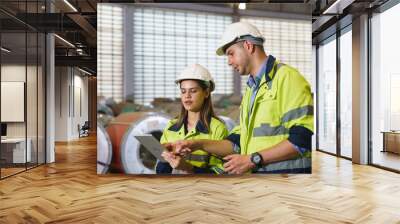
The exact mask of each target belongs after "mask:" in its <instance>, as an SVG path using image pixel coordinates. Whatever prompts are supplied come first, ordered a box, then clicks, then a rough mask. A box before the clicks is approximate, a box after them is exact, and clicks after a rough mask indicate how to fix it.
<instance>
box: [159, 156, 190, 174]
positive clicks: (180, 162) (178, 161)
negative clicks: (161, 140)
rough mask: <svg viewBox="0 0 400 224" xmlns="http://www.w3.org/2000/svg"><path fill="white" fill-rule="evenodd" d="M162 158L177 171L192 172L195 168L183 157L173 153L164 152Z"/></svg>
mask: <svg viewBox="0 0 400 224" xmlns="http://www.w3.org/2000/svg"><path fill="white" fill-rule="evenodd" d="M161 156H162V157H163V158H164V159H165V160H166V161H167V162H168V163H169V165H171V167H172V168H174V169H177V170H184V171H187V172H192V170H193V167H192V166H191V165H190V164H189V163H187V162H186V161H185V160H184V159H183V158H182V157H181V156H178V155H175V154H174V153H172V152H167V151H164V152H163V153H161Z"/></svg>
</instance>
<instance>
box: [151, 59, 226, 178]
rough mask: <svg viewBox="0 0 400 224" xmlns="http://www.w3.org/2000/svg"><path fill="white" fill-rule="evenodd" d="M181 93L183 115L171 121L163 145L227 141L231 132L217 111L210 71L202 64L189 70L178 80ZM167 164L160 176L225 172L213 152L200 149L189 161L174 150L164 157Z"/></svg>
mask: <svg viewBox="0 0 400 224" xmlns="http://www.w3.org/2000/svg"><path fill="white" fill-rule="evenodd" d="M175 82H176V84H177V85H179V88H180V92H181V103H182V104H181V112H180V114H179V115H178V116H177V118H176V119H173V120H171V121H170V122H169V123H168V125H167V127H166V128H165V130H164V132H163V135H162V137H161V140H160V141H161V143H163V144H164V145H166V146H167V148H169V147H168V144H169V142H176V141H179V140H193V139H211V140H221V139H224V138H225V137H226V136H227V134H228V131H227V129H226V127H225V125H224V123H223V122H222V121H220V120H219V119H218V118H217V117H216V115H215V114H214V111H213V106H212V102H211V92H212V91H213V90H214V88H215V84H214V80H213V78H212V77H211V74H210V72H209V71H208V70H207V69H206V68H204V67H203V66H201V65H199V64H193V65H190V66H188V67H186V68H185V69H184V70H183V71H182V72H181V74H180V76H179V77H178V79H176V81H175ZM162 156H163V158H164V159H165V160H166V161H167V163H163V162H158V163H157V166H156V172H157V173H158V174H163V173H171V172H172V169H175V170H179V171H181V173H182V172H183V173H222V172H223V168H222V161H221V160H220V159H219V158H217V157H215V156H214V155H211V154H210V153H208V152H206V151H203V150H200V149H196V150H194V151H193V152H192V153H190V154H189V155H187V156H186V157H185V158H183V157H181V156H179V155H175V154H174V152H173V151H164V152H163V154H162Z"/></svg>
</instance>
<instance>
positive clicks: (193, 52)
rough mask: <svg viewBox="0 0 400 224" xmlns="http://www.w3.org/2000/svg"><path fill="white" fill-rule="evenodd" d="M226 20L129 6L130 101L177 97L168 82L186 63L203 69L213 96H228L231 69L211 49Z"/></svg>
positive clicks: (203, 14)
mask: <svg viewBox="0 0 400 224" xmlns="http://www.w3.org/2000/svg"><path fill="white" fill-rule="evenodd" d="M230 23H232V18H231V17H230V16H224V15H216V14H211V13H202V12H191V11H179V10H170V9H157V8H146V7H143V8H133V67H134V71H133V73H132V75H133V82H134V83H133V86H134V99H135V102H136V103H141V104H150V103H151V101H152V100H153V98H155V97H171V98H174V97H177V96H179V91H178V88H177V87H176V86H175V83H174V80H175V79H176V77H177V76H178V75H179V73H180V72H181V71H182V70H183V69H184V68H185V67H186V66H188V65H190V64H193V63H199V64H201V65H203V66H205V67H206V68H207V69H208V70H209V71H210V73H211V74H212V75H213V77H214V80H215V82H216V89H215V93H221V94H229V93H232V92H233V75H232V69H231V68H230V67H229V66H228V65H227V63H226V58H224V57H219V56H217V55H216V54H215V50H216V47H217V44H218V41H219V38H220V36H221V33H222V31H223V30H224V29H225V27H226V26H227V25H228V24H230Z"/></svg>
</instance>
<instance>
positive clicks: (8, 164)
mask: <svg viewBox="0 0 400 224" xmlns="http://www.w3.org/2000/svg"><path fill="white" fill-rule="evenodd" d="M1 45H2V48H3V49H7V50H1V87H0V88H1V106H0V109H1V122H2V139H1V161H2V167H3V168H2V170H1V175H2V177H5V176H9V175H12V174H15V173H17V172H21V171H23V170H25V162H26V161H27V158H28V161H29V158H30V156H29V153H30V151H28V153H27V151H26V140H25V138H26V135H25V134H26V123H25V111H24V108H25V89H26V82H25V81H26V71H27V70H26V69H27V67H26V34H25V32H21V33H11V32H9V33H2V34H1Z"/></svg>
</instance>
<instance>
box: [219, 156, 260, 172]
mask: <svg viewBox="0 0 400 224" xmlns="http://www.w3.org/2000/svg"><path fill="white" fill-rule="evenodd" d="M224 160H225V161H228V162H226V163H224V170H225V171H226V172H228V173H229V174H243V173H246V172H247V171H248V170H250V169H253V168H254V167H255V164H254V163H252V162H251V160H250V155H238V154H234V155H229V156H225V157H224Z"/></svg>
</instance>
